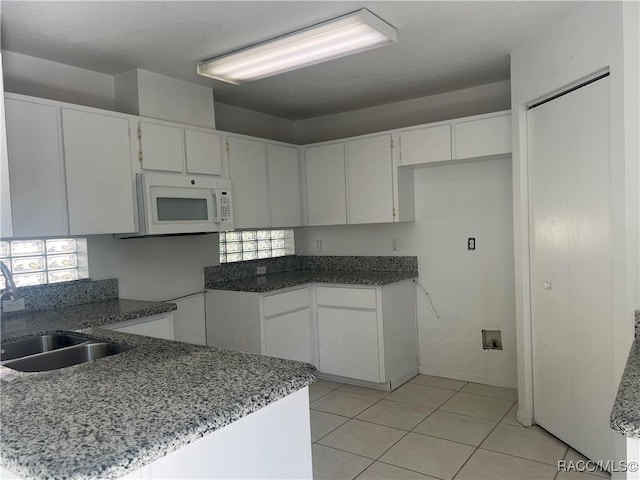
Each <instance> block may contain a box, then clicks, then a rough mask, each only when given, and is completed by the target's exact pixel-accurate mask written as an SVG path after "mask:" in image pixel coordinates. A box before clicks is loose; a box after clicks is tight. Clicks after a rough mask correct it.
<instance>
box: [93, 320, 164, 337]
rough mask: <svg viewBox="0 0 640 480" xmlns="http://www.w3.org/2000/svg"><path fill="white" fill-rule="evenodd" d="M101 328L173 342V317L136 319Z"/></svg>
mask: <svg viewBox="0 0 640 480" xmlns="http://www.w3.org/2000/svg"><path fill="white" fill-rule="evenodd" d="M103 328H106V329H107V330H114V331H116V332H124V333H132V334H134V335H144V336H145V337H154V338H162V339H164V340H173V316H171V315H169V316H167V317H160V318H152V319H149V320H145V319H136V320H131V321H128V322H121V323H115V324H113V325H111V326H107V327H103Z"/></svg>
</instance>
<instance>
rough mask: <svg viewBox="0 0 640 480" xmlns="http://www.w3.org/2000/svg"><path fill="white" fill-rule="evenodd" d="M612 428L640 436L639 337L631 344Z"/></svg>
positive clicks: (612, 416)
mask: <svg viewBox="0 0 640 480" xmlns="http://www.w3.org/2000/svg"><path fill="white" fill-rule="evenodd" d="M636 318H637V317H636ZM611 428H612V429H614V430H615V431H616V432H618V433H620V434H622V435H626V436H627V437H640V340H638V339H636V340H635V341H634V342H633V345H632V346H631V351H630V352H629V358H628V359H627V365H626V367H625V369H624V373H623V374H622V379H621V380H620V386H619V387H618V394H617V395H616V400H615V402H614V403H613V410H612V411H611Z"/></svg>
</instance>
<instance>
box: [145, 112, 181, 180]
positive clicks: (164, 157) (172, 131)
mask: <svg viewBox="0 0 640 480" xmlns="http://www.w3.org/2000/svg"><path fill="white" fill-rule="evenodd" d="M139 128H140V151H141V152H142V168H143V169H145V170H162V171H165V172H182V171H183V168H184V152H183V145H182V129H181V128H179V127H170V126H168V125H159V124H157V123H149V122H140V126H139Z"/></svg>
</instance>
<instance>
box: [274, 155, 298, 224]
mask: <svg viewBox="0 0 640 480" xmlns="http://www.w3.org/2000/svg"><path fill="white" fill-rule="evenodd" d="M267 164H268V169H267V170H268V172H269V200H270V204H271V226H272V227H274V228H279V227H299V226H300V225H302V211H301V208H300V204H301V201H300V200H301V199H300V169H299V168H298V149H297V148H295V147H286V146H282V145H272V144H267Z"/></svg>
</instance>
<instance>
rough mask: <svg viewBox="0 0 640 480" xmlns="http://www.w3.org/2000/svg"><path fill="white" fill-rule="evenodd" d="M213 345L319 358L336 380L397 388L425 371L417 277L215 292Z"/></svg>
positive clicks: (210, 309)
mask: <svg viewBox="0 0 640 480" xmlns="http://www.w3.org/2000/svg"><path fill="white" fill-rule="evenodd" d="M206 299H207V300H206V307H207V308H206V323H207V345H209V346H215V347H222V348H228V349H231V350H240V351H246V352H250V353H261V354H263V355H268V356H272V357H279V358H286V359H289V360H298V361H302V362H308V363H313V364H314V365H316V367H318V369H319V371H320V373H321V374H322V375H323V376H325V377H328V378H335V379H336V380H341V381H346V382H352V383H358V384H362V385H371V386H376V385H378V386H379V387H382V386H384V388H395V387H396V386H398V385H400V384H402V383H403V382H404V381H406V380H408V379H409V378H411V377H413V376H415V375H416V374H417V373H418V356H417V347H418V346H417V336H416V298H415V286H414V284H413V281H412V280H405V281H401V282H396V283H392V284H389V285H384V286H378V287H368V286H367V287H361V286H346V285H331V286H328V285H315V284H312V285H309V286H305V287H303V288H292V289H287V290H279V291H276V292H269V293H265V294H259V293H251V292H234V291H227V290H208V291H207V295H206Z"/></svg>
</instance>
